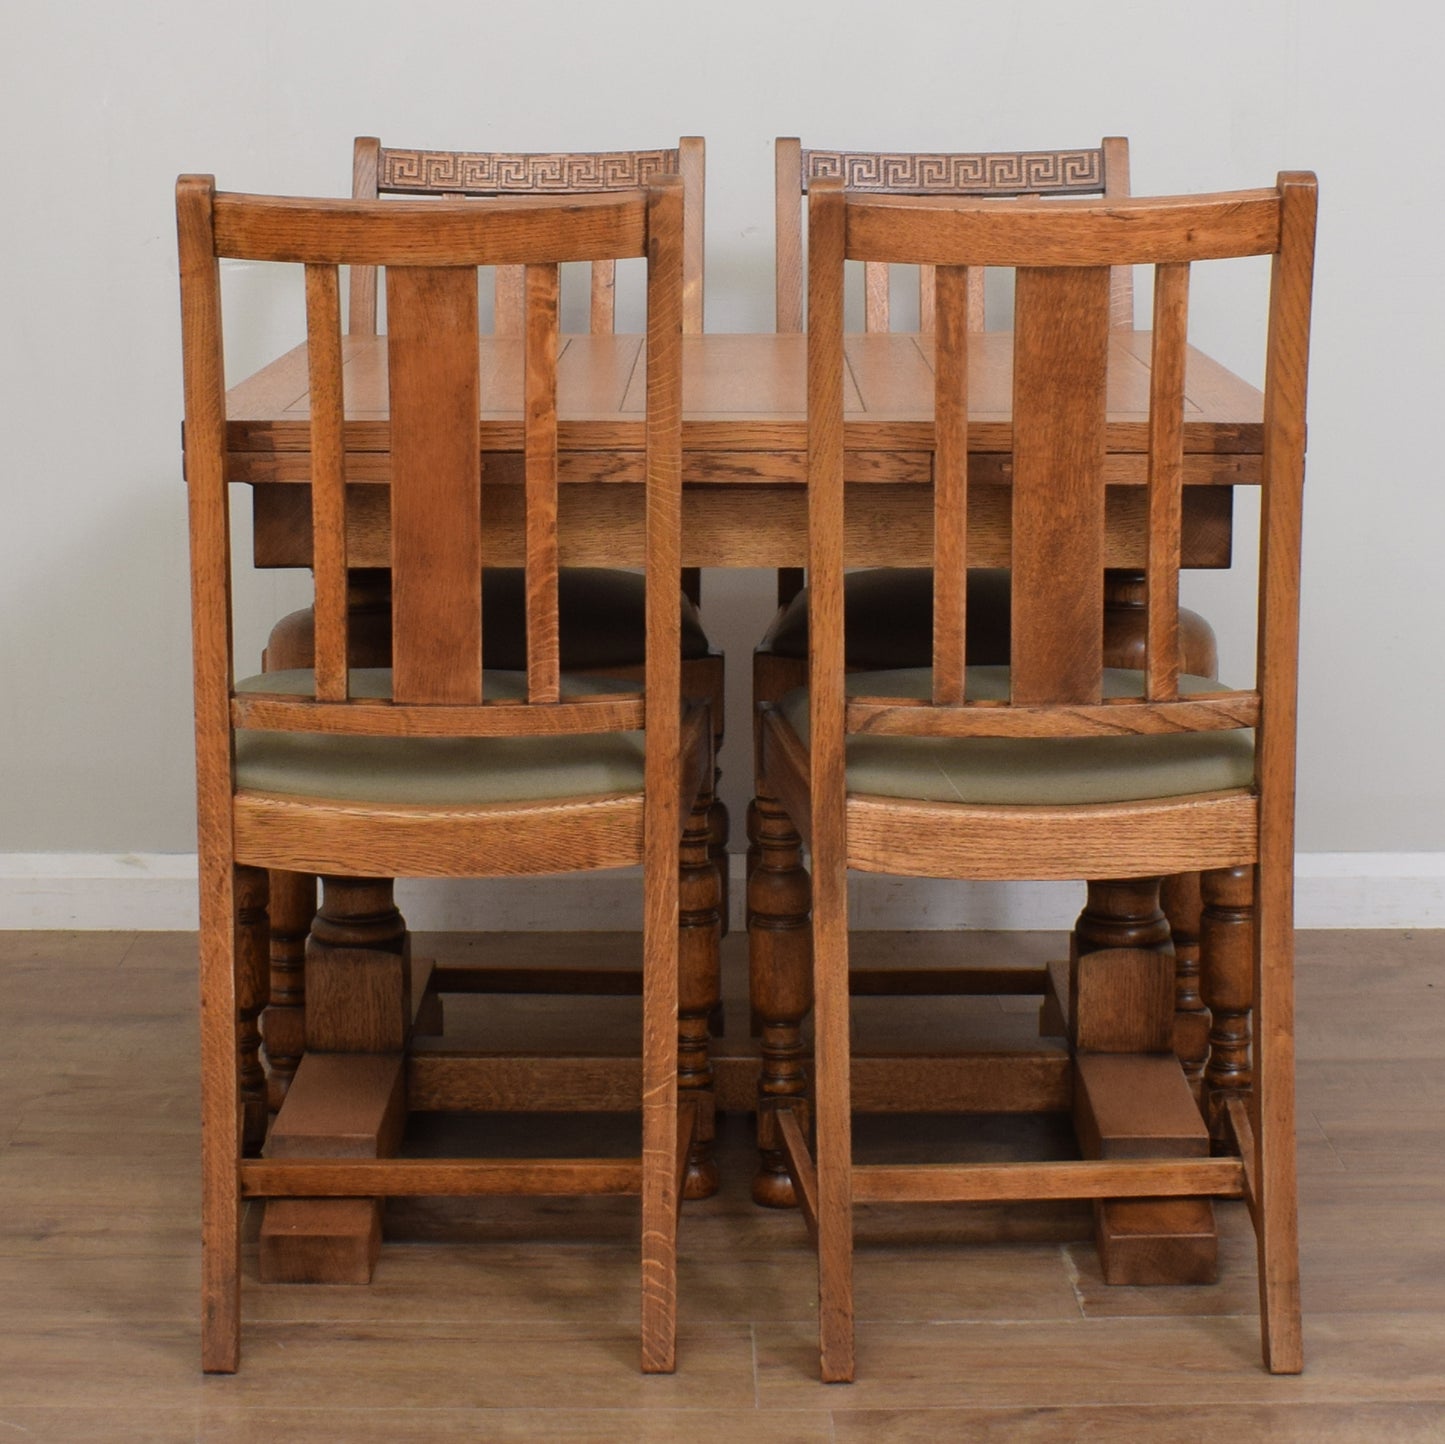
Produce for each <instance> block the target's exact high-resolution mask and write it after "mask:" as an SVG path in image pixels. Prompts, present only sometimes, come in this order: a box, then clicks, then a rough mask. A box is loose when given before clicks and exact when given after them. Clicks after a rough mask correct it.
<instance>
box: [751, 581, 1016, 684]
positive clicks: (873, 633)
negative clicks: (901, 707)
mask: <svg viewBox="0 0 1445 1444" xmlns="http://www.w3.org/2000/svg"><path fill="white" fill-rule="evenodd" d="M967 615H968V638H967V647H968V655H969V656H970V657H971V658H973V659H974V660H975V661H976V662H978V664H979V665H980V666H994V665H1003V664H1005V663H1007V662H1008V659H1009V650H1008V649H1009V574H1008V572H1007V570H1005V569H1003V568H991V567H975V568H971V569H970V571H969V573H968V608H967ZM771 647H772V651H773V653H774V655H776V656H779V657H798V658H803V659H805V658H806V657H807V655H808V593H807V590H806V589H805V590H803V591H801V592H799V593H798V595H797V596H796V597H794V598H793V600H792V601H791V602H789V603H788V606H787V608H786V610H785V611H784V613H783V615H782V617H781V618H779V620H778V624H777V626H776V627H775V628H774V629H773V634H772V640H771ZM843 647H844V655H845V656H846V657H847V661H848V666H850V667H928V666H931V665H932V663H933V572H932V570H931V569H930V568H928V567H873V568H870V569H868V570H867V571H857V572H849V573H848V575H847V576H846V577H845V578H844V579H843Z"/></svg>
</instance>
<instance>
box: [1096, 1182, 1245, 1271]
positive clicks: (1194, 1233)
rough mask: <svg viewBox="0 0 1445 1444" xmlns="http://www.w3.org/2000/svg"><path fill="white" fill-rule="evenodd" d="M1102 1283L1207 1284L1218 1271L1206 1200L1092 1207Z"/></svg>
mask: <svg viewBox="0 0 1445 1444" xmlns="http://www.w3.org/2000/svg"><path fill="white" fill-rule="evenodd" d="M1094 1239H1095V1242H1096V1243H1097V1245H1098V1249H1099V1263H1100V1266H1101V1267H1102V1269H1103V1271H1104V1282H1105V1283H1107V1284H1136V1285H1137V1284H1142V1285H1153V1284H1212V1283H1213V1282H1214V1281H1215V1279H1216V1278H1217V1276H1218V1272H1219V1240H1218V1235H1217V1233H1216V1232H1215V1227H1214V1205H1213V1204H1212V1203H1211V1202H1210V1200H1209V1199H1207V1198H1182V1199H1181V1198H1158V1199H1155V1198H1130V1199H1122V1198H1116V1199H1109V1200H1107V1201H1106V1202H1104V1203H1101V1204H1099V1205H1098V1206H1097V1207H1096V1208H1095V1210H1094Z"/></svg>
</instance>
